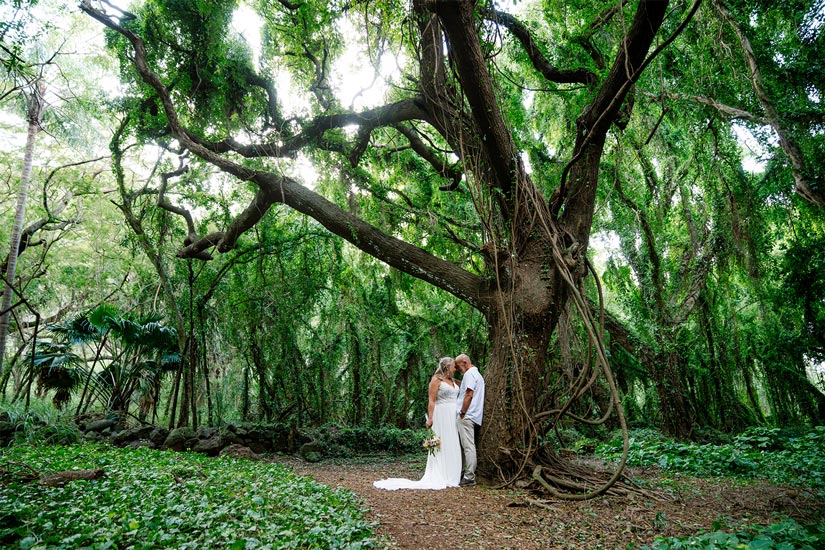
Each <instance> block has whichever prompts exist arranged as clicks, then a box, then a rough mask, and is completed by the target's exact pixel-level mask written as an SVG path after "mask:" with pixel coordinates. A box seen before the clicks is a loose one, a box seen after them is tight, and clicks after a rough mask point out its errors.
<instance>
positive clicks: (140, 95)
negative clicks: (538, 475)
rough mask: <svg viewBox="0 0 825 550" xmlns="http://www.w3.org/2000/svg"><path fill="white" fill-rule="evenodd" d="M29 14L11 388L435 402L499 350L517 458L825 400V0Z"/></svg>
mask: <svg viewBox="0 0 825 550" xmlns="http://www.w3.org/2000/svg"><path fill="white" fill-rule="evenodd" d="M0 9H2V12H3V15H4V16H3V17H2V20H3V21H6V22H5V23H2V26H0V39H2V48H0V63H2V67H3V75H2V78H3V80H2V88H0V108H2V110H3V115H4V116H3V119H2V136H3V137H2V142H3V147H2V149H1V150H0V154H2V155H3V158H4V162H3V166H5V169H4V178H3V182H4V184H3V186H2V187H0V192H2V193H3V201H2V205H3V206H2V210H0V216H2V220H3V222H2V224H1V225H0V239H2V240H1V241H0V242H3V243H8V244H9V245H10V246H9V253H8V255H5V254H4V256H3V259H4V260H5V261H3V263H2V265H3V268H2V269H3V274H4V278H5V280H6V284H5V285H4V289H3V307H2V308H0V310H2V311H3V312H4V314H3V317H2V318H0V320H2V322H0V336H2V343H3V345H2V347H3V350H2V351H3V353H2V355H0V357H1V358H2V359H1V364H2V371H1V373H2V391H3V393H4V395H5V397H6V399H9V400H27V401H28V400H29V399H30V398H31V396H32V394H36V395H40V396H49V398H51V399H53V401H54V403H55V405H56V406H59V407H67V408H71V409H73V410H74V412H75V414H81V413H83V412H85V411H89V410H97V409H102V410H105V411H107V412H116V413H118V414H121V415H126V416H129V415H133V416H135V417H136V418H139V419H141V420H148V421H152V422H165V423H167V424H168V425H169V426H170V427H171V426H190V425H191V426H198V425H200V424H208V425H213V424H217V423H222V422H227V421H231V420H253V419H254V420H261V421H279V422H294V423H297V424H300V425H313V426H321V425H324V424H329V423H339V424H346V425H355V426H359V425H393V426H398V427H412V426H418V425H419V424H420V421H419V419H420V418H421V413H422V412H423V410H424V409H423V407H424V406H425V404H426V402H425V396H426V384H427V382H428V380H429V377H430V375H431V373H432V370H433V369H434V367H435V365H436V363H437V360H438V358H439V357H441V356H443V355H452V356H455V355H457V354H459V353H468V354H469V355H470V357H471V358H472V359H473V362H474V363H476V364H477V365H479V367H480V368H481V370H482V372H483V374H484V376H485V378H486V380H487V384H488V395H487V402H486V404H485V423H484V427H483V432H482V438H481V446H480V455H481V456H480V458H481V461H482V467H483V468H484V469H485V470H486V472H487V473H488V474H489V475H496V476H500V477H502V478H504V479H511V478H512V477H513V476H515V475H517V473H518V472H521V471H522V470H523V466H524V465H525V464H531V465H539V466H541V467H544V468H547V471H549V472H553V477H555V474H559V473H562V474H563V473H565V472H566V471H567V468H566V466H565V464H564V460H563V459H562V458H561V457H560V455H559V453H558V447H559V445H560V439H561V438H560V437H556V436H554V434H558V433H559V432H560V431H561V430H570V429H575V430H581V431H585V432H589V431H598V430H612V429H622V430H623V431H624V432H625V451H626V448H627V436H626V430H627V427H628V426H655V427H658V428H660V429H661V430H663V431H664V432H666V433H668V434H669V435H671V436H674V437H676V438H679V439H690V438H697V437H701V435H702V433H704V432H706V431H708V430H714V431H720V432H726V433H734V432H738V431H741V430H742V429H744V428H745V427H747V426H753V425H770V426H789V425H817V424H822V422H823V420H825V393H823V391H825V387H823V379H822V377H823V367H822V365H823V363H824V362H825V299H823V296H825V217H823V212H825V183H823V181H825V180H824V179H823V178H825V174H823V172H822V170H823V169H825V168H824V167H825V163H823V162H822V160H823V158H825V155H823V145H824V144H823V115H825V108H823V105H822V92H823V84H825V83H823V71H822V67H821V64H822V60H823V59H825V51H823V48H825V45H824V44H823V42H824V41H825V38H823V33H822V25H823V22H825V6H823V4H822V2H821V1H816V0H812V1H803V0H798V1H796V0H793V1H784V2H769V1H763V0H726V1H723V0H706V1H698V0H697V1H694V2H683V1H675V0H674V1H648V0H639V1H627V2H621V1H619V2H617V1H610V2H606V1H605V2H584V1H573V2H555V1H549V0H548V1H542V0H533V1H526V0H525V1H521V2H512V3H511V2H488V1H482V2H472V1H469V0H458V1H447V0H412V1H411V2H409V1H408V2H397V1H394V0H380V1H369V2H316V1H310V0H307V1H297V2H291V1H286V0H281V1H270V0H255V1H248V2H239V1H237V0H231V1H223V0H213V1H209V2H202V1H195V0H175V1H170V0H143V1H134V2H129V3H126V2H107V1H89V0H84V1H83V2H81V3H80V5H79V6H77V7H75V6H64V5H62V4H61V3H54V2H50V1H47V0H40V1H39V2H37V1H29V2H25V1H23V0H14V1H9V0H0ZM58 15H59V17H58ZM58 21H61V23H57V22H58ZM35 37H37V38H38V39H37V40H34V38H35ZM15 198H16V202H15Z"/></svg>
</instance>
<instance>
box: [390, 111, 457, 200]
mask: <svg viewBox="0 0 825 550" xmlns="http://www.w3.org/2000/svg"><path fill="white" fill-rule="evenodd" d="M394 128H395V129H396V130H398V132H399V133H400V134H401V135H403V136H404V137H405V138H407V139H408V140H409V142H410V147H412V150H413V151H415V152H416V153H417V154H418V156H420V157H421V158H423V159H424V160H426V161H427V162H429V163H430V165H431V166H432V167H433V168H435V170H436V172H438V173H439V174H441V176H442V177H443V178H444V179H447V180H449V181H450V185H446V186H442V187H439V189H440V190H441V191H454V190H455V189H457V188H458V184H459V183H460V182H461V177H462V176H463V175H464V172H463V171H462V170H461V168H460V167H459V166H457V165H455V164H450V163H448V162H447V159H445V158H443V157H440V156H438V154H437V153H436V152H435V151H433V150H432V149H430V148H429V147H427V145H426V144H425V143H424V142H423V141H422V140H421V138H420V137H418V134H416V133H415V131H414V129H412V128H408V127H407V126H405V125H403V124H396V125H395V126H394Z"/></svg>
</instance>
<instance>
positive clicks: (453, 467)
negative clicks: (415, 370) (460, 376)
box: [373, 357, 461, 490]
mask: <svg viewBox="0 0 825 550" xmlns="http://www.w3.org/2000/svg"><path fill="white" fill-rule="evenodd" d="M454 372H455V364H454V363H453V359H452V357H442V358H441V360H440V361H439V362H438V368H436V369H435V373H434V374H433V377H432V379H430V387H429V403H428V405H427V427H428V428H430V427H432V429H433V432H435V433H436V435H438V436H439V437H440V438H441V447H440V448H436V450H435V451H434V452H432V453H430V454H429V455H428V457H427V469H426V470H425V471H424V477H422V478H421V479H419V480H418V481H414V480H412V479H403V478H398V477H391V478H389V479H382V480H380V481H375V482H373V485H374V486H375V487H377V488H378V489H388V490H395V489H445V488H447V487H458V482H459V481H460V480H461V444H460V443H459V441H458V428H457V426H456V408H455V401H456V398H457V397H458V389H459V385H458V384H457V383H456V381H455V380H453V373H454Z"/></svg>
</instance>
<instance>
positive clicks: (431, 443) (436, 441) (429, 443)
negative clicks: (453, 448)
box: [421, 428, 441, 455]
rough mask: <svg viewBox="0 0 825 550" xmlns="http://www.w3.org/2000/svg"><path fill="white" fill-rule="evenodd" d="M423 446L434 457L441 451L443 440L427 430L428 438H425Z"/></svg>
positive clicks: (431, 430) (430, 430)
mask: <svg viewBox="0 0 825 550" xmlns="http://www.w3.org/2000/svg"><path fill="white" fill-rule="evenodd" d="M421 445H422V446H423V447H424V448H425V449H427V452H428V453H430V454H431V455H434V454H435V453H436V452H438V451H440V450H441V438H440V437H438V434H436V433H435V432H434V431H433V429H432V428H430V429H428V430H427V437H425V438H424V443H422V444H421Z"/></svg>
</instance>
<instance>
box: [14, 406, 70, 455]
mask: <svg viewBox="0 0 825 550" xmlns="http://www.w3.org/2000/svg"><path fill="white" fill-rule="evenodd" d="M0 421H1V422H5V423H8V424H7V426H6V428H7V430H8V435H7V436H6V437H4V438H3V440H2V441H0V446H5V445H19V444H24V443H32V444H43V445H72V444H74V443H77V442H78V441H80V439H81V438H82V434H81V433H80V430H78V429H77V426H76V425H75V423H74V422H73V421H72V419H71V418H70V415H69V413H64V412H61V411H58V410H57V409H56V408H54V406H53V405H51V403H45V402H43V401H40V400H35V401H32V403H31V405H30V407H29V408H28V409H27V408H26V407H25V404H24V403H19V402H18V403H7V402H2V403H0Z"/></svg>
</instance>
